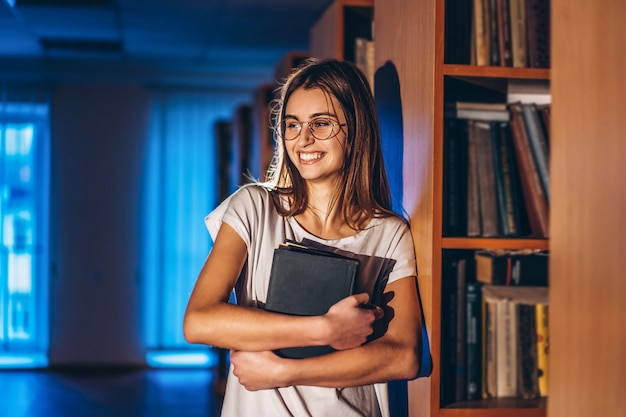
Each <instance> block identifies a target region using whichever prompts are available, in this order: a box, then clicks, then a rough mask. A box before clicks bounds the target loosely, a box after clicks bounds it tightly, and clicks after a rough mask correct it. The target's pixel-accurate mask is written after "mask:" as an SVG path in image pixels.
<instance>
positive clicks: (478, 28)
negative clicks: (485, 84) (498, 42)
mask: <svg viewBox="0 0 626 417" xmlns="http://www.w3.org/2000/svg"><path fill="white" fill-rule="evenodd" d="M473 34H474V51H475V56H476V65H489V64H490V59H491V51H490V43H491V41H490V29H489V0H474V26H473Z"/></svg>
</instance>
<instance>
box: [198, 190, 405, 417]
mask: <svg viewBox="0 0 626 417" xmlns="http://www.w3.org/2000/svg"><path fill="white" fill-rule="evenodd" d="M205 222H206V225H207V228H208V229H209V232H210V234H211V237H212V238H213V239H215V237H216V236H217V232H218V230H219V228H220V226H221V224H222V222H225V223H228V225H230V226H231V227H232V228H233V229H234V230H235V231H236V232H237V233H238V234H239V235H240V236H241V238H242V239H243V240H244V242H245V243H246V246H247V248H248V259H247V262H246V264H245V266H244V270H243V271H242V274H241V276H240V278H239V280H238V282H237V285H236V288H235V293H236V296H237V303H238V304H240V305H245V306H254V307H259V308H263V306H264V303H265V298H266V294H267V288H268V284H269V276H270V269H271V266H272V265H271V264H272V257H273V253H274V249H276V248H277V247H278V245H279V244H280V243H282V242H283V241H284V240H285V239H290V240H294V241H297V242H301V241H303V240H304V241H306V242H307V243H308V244H311V245H315V244H317V245H322V246H331V247H333V248H336V250H337V251H340V252H347V253H351V254H355V255H354V256H355V257H356V258H358V259H359V261H360V265H359V276H358V283H357V287H358V288H357V292H368V293H369V294H370V297H372V302H374V303H377V304H381V303H380V302H379V300H380V296H381V295H382V291H383V289H384V287H385V285H387V283H391V282H393V281H395V280H397V279H400V278H404V277H409V276H415V275H416V274H417V271H416V263H415V252H414V247H413V240H412V238H411V233H410V231H409V228H408V226H407V225H406V224H405V223H404V221H403V220H402V219H399V218H396V217H387V218H377V219H372V220H371V221H370V223H369V225H368V227H367V228H366V229H365V230H362V231H360V232H358V233H357V234H355V235H353V236H349V237H345V238H342V239H337V240H326V239H320V238H319V237H317V236H314V235H312V234H310V233H309V232H307V231H306V230H305V229H304V228H303V227H302V226H300V224H299V223H298V222H297V221H296V220H295V219H294V218H293V217H282V216H280V215H279V214H278V213H277V212H276V209H275V207H274V204H273V202H272V198H271V197H270V195H269V191H268V190H267V189H266V188H264V187H262V186H261V185H257V184H251V185H246V186H243V187H241V188H240V189H239V190H237V191H236V192H235V193H233V195H231V196H230V197H229V198H228V199H226V200H225V201H224V202H223V203H222V204H220V206H219V207H217V208H216V209H215V210H214V211H213V212H212V213H211V214H209V215H208V216H207V217H206V219H205ZM251 416H254V417H262V416H267V417H283V416H285V417H288V416H289V417H290V416H297V417H301V416H302V417H307V416H311V417H336V416H341V417H352V416H355V417H356V416H359V417H365V416H367V417H374V416H382V417H388V416H389V406H388V398H387V384H374V385H367V386H360V387H348V388H343V389H335V388H323V387H310V386H292V387H286V388H277V389H271V390H262V391H255V392H251V391H248V390H246V389H245V388H244V387H243V386H242V385H240V384H239V381H238V379H237V377H235V376H234V375H233V374H232V366H231V368H230V370H229V375H228V380H227V386H226V394H225V397H224V403H223V406H222V417H251Z"/></svg>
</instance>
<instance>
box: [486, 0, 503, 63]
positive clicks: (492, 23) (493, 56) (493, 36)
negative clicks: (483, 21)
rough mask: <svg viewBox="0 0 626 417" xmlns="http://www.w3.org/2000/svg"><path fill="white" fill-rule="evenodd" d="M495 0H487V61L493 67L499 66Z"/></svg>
mask: <svg viewBox="0 0 626 417" xmlns="http://www.w3.org/2000/svg"><path fill="white" fill-rule="evenodd" d="M496 1H497V0H489V14H488V15H489V59H490V64H491V65H493V66H498V65H500V47H499V42H498V38H499V29H498V8H497V6H496Z"/></svg>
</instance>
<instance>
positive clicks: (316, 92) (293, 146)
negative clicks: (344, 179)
mask: <svg viewBox="0 0 626 417" xmlns="http://www.w3.org/2000/svg"><path fill="white" fill-rule="evenodd" d="M314 120H315V121H317V122H318V123H316V125H317V126H320V127H322V129H323V126H325V125H326V124H327V123H332V124H337V126H335V127H334V129H335V130H334V131H335V132H338V133H337V134H336V135H335V136H333V137H331V138H330V139H326V140H320V139H316V138H315V137H314V136H313V135H312V134H311V130H310V128H309V124H308V123H302V122H312V121H314ZM285 123H286V124H287V125H288V126H292V127H294V126H295V127H297V125H298V124H299V123H300V124H301V127H302V128H301V130H300V134H299V135H298V136H297V137H296V138H295V139H293V140H286V141H285V147H286V150H287V155H289V159H290V160H291V162H292V163H293V164H294V166H295V167H296V169H297V170H298V171H299V172H300V175H301V176H302V178H303V179H304V180H306V181H309V182H317V183H322V182H328V183H329V184H331V185H333V184H334V181H335V180H336V178H337V177H338V176H339V175H341V172H342V167H343V162H344V157H345V144H346V127H345V123H346V117H345V115H344V113H343V111H342V110H341V107H340V106H339V103H338V102H337V100H336V99H335V98H334V97H331V96H329V95H328V94H326V93H324V92H323V91H322V90H321V89H319V88H313V89H308V90H307V89H303V88H299V89H297V90H296V91H294V92H293V93H292V94H291V96H290V97H289V100H288V101H287V104H286V106H285ZM340 125H343V126H340ZM318 136H320V135H319V134H318Z"/></svg>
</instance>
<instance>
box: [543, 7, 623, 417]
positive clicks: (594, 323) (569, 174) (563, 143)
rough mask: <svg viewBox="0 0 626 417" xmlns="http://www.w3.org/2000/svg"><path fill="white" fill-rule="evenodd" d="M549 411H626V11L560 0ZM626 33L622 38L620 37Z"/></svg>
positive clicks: (554, 416) (578, 414)
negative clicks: (625, 299)
mask: <svg viewBox="0 0 626 417" xmlns="http://www.w3.org/2000/svg"><path fill="white" fill-rule="evenodd" d="M552 4H553V16H555V17H556V16H559V18H558V19H556V18H555V19H553V32H552V34H553V41H554V44H555V45H558V48H553V49H552V52H553V67H552V76H553V82H552V94H553V99H554V111H553V118H552V124H551V128H552V132H553V141H552V147H553V148H552V149H553V151H554V152H553V159H552V161H551V163H552V166H551V169H552V172H553V175H552V178H551V181H552V183H551V187H552V190H553V194H552V199H553V205H552V213H553V216H552V218H553V219H554V221H553V223H552V224H551V230H550V232H551V236H552V238H551V246H552V258H551V265H550V268H551V270H550V273H551V275H552V277H553V279H552V285H551V294H550V297H551V298H550V326H551V332H550V360H551V362H550V380H549V384H550V387H549V389H550V401H549V403H548V414H549V415H550V417H565V416H567V417H583V416H591V415H594V416H603V415H607V416H608V415H612V416H618V415H620V416H623V415H626V401H625V397H624V387H625V386H626V360H625V359H624V358H625V356H624V347H625V346H626V326H624V325H623V319H624V317H626V314H625V313H624V306H623V305H624V294H626V280H625V279H624V268H623V266H622V263H623V258H624V248H625V247H626V234H625V231H626V217H625V216H624V213H625V212H626V187H625V186H624V177H625V176H626V164H624V155H625V154H626V141H625V140H624V132H625V131H626V119H625V118H624V108H625V107H626V95H625V94H624V91H626V84H625V78H624V73H625V71H624V68H626V48H625V43H624V40H626V26H625V25H624V22H625V21H626V7H624V6H625V4H624V2H623V1H619V0H611V1H604V2H599V3H595V2H586V1H584V0H553V3H552ZM617 39H621V40H622V41H621V42H618V41H616V40H617Z"/></svg>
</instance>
